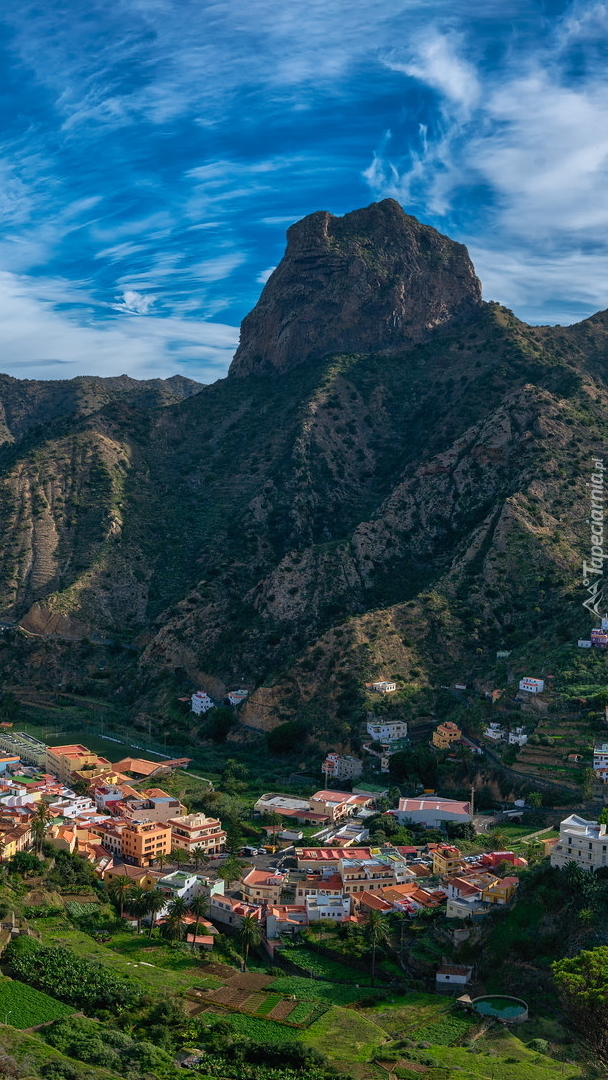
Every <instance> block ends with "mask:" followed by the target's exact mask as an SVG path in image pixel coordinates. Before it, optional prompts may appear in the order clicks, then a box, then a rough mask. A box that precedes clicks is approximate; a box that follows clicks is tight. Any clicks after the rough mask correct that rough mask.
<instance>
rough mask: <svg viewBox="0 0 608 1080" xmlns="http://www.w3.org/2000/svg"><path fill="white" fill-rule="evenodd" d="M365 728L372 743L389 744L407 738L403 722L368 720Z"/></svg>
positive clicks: (405, 726)
mask: <svg viewBox="0 0 608 1080" xmlns="http://www.w3.org/2000/svg"><path fill="white" fill-rule="evenodd" d="M365 726H366V728H367V733H368V735H371V737H372V739H373V740H374V742H381V743H391V742H395V740H396V739H406V738H407V724H406V723H405V721H404V720H368V722H367V724H366V725H365Z"/></svg>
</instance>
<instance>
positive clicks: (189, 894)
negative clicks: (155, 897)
mask: <svg viewBox="0 0 608 1080" xmlns="http://www.w3.org/2000/svg"><path fill="white" fill-rule="evenodd" d="M155 888H156V889H158V890H159V892H162V893H164V894H165V895H166V897H167V904H168V903H169V901H170V900H177V899H180V900H185V901H186V903H187V904H189V903H190V901H191V900H193V899H194V897H195V896H209V897H211V896H223V895H224V882H223V881H222V879H221V878H219V879H218V880H217V881H216V880H215V879H214V878H211V877H208V876H207V875H206V874H192V873H188V871H186V870H175V871H174V872H173V873H172V874H165V876H164V877H162V878H160V879H159V880H158V881H157V882H156V885H155ZM166 910H167V909H166V907H165V908H163V909H162V911H161V912H159V913H158V914H157V916H156V917H157V918H160V916H161V915H164V914H165V913H166Z"/></svg>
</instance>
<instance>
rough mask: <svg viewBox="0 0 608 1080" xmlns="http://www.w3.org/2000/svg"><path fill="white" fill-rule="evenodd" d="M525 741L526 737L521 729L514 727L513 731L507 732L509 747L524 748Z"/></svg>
mask: <svg viewBox="0 0 608 1080" xmlns="http://www.w3.org/2000/svg"><path fill="white" fill-rule="evenodd" d="M527 741H528V736H527V735H526V732H525V730H524V729H523V727H516V728H515V731H510V732H509V739H508V742H509V746H525V744H526V743H527Z"/></svg>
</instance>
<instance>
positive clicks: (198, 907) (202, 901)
mask: <svg viewBox="0 0 608 1080" xmlns="http://www.w3.org/2000/svg"><path fill="white" fill-rule="evenodd" d="M188 911H189V912H190V914H191V915H195V916H196V922H195V924H194V935H193V939H192V948H193V949H195V948H196V935H197V932H198V924H199V922H200V921H201V919H204V918H205V916H206V915H208V914H209V898H208V897H207V896H205V895H204V893H199V895H198V896H195V897H193V899H192V900H191V901H190V904H189V905H188Z"/></svg>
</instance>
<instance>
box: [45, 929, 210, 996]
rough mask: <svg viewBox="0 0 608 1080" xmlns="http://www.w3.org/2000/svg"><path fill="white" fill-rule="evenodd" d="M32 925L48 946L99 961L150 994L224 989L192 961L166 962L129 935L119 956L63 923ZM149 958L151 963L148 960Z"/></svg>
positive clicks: (151, 945)
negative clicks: (145, 988)
mask: <svg viewBox="0 0 608 1080" xmlns="http://www.w3.org/2000/svg"><path fill="white" fill-rule="evenodd" d="M33 925H35V927H36V929H37V930H38V931H39V933H40V934H41V936H42V941H43V942H44V944H45V945H63V946H65V947H66V948H69V949H72V950H73V951H74V952H75V953H76V955H77V956H83V957H86V959H87V960H96V961H97V962H98V963H99V964H102V965H103V966H104V967H107V968H111V970H112V971H115V972H117V973H120V974H121V975H125V976H127V977H128V978H129V979H133V980H134V981H135V982H138V983H143V984H144V985H145V986H146V987H147V988H148V989H149V990H155V991H158V992H161V993H162V992H165V993H166V992H167V991H169V992H171V993H174V994H179V993H180V991H183V990H187V989H189V988H190V987H191V986H192V985H194V984H196V986H201V987H209V988H212V987H216V986H221V985H222V984H221V980H220V979H216V978H215V977H214V976H213V975H205V974H204V968H203V967H202V966H201V967H199V966H197V964H196V961H195V960H191V959H190V958H189V957H184V956H181V955H179V956H177V957H176V958H175V960H174V959H173V958H171V957H170V958H169V959H167V954H166V952H164V951H163V950H161V949H159V948H158V946H157V945H155V944H154V942H153V941H152V942H150V943H148V939H147V938H145V937H142V938H140V939H139V941H138V939H137V938H135V937H131V936H130V935H126V934H125V935H124V939H123V937H122V935H121V942H120V945H119V946H118V947H119V948H120V949H121V951H120V952H117V951H115V950H114V949H110V948H107V947H106V946H105V945H99V944H98V943H97V942H96V941H94V940H93V938H91V937H89V936H88V934H83V933H81V932H80V931H79V930H74V929H72V928H69V927H68V926H67V924H66V923H65V922H64V921H63V920H61V919H38V920H34V923H33ZM148 948H150V952H149V953H147V949H148ZM147 956H150V957H151V959H149V960H148V959H147V958H146V957H147ZM130 957H131V958H130ZM142 961H143V962H142ZM159 965H162V966H159Z"/></svg>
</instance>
